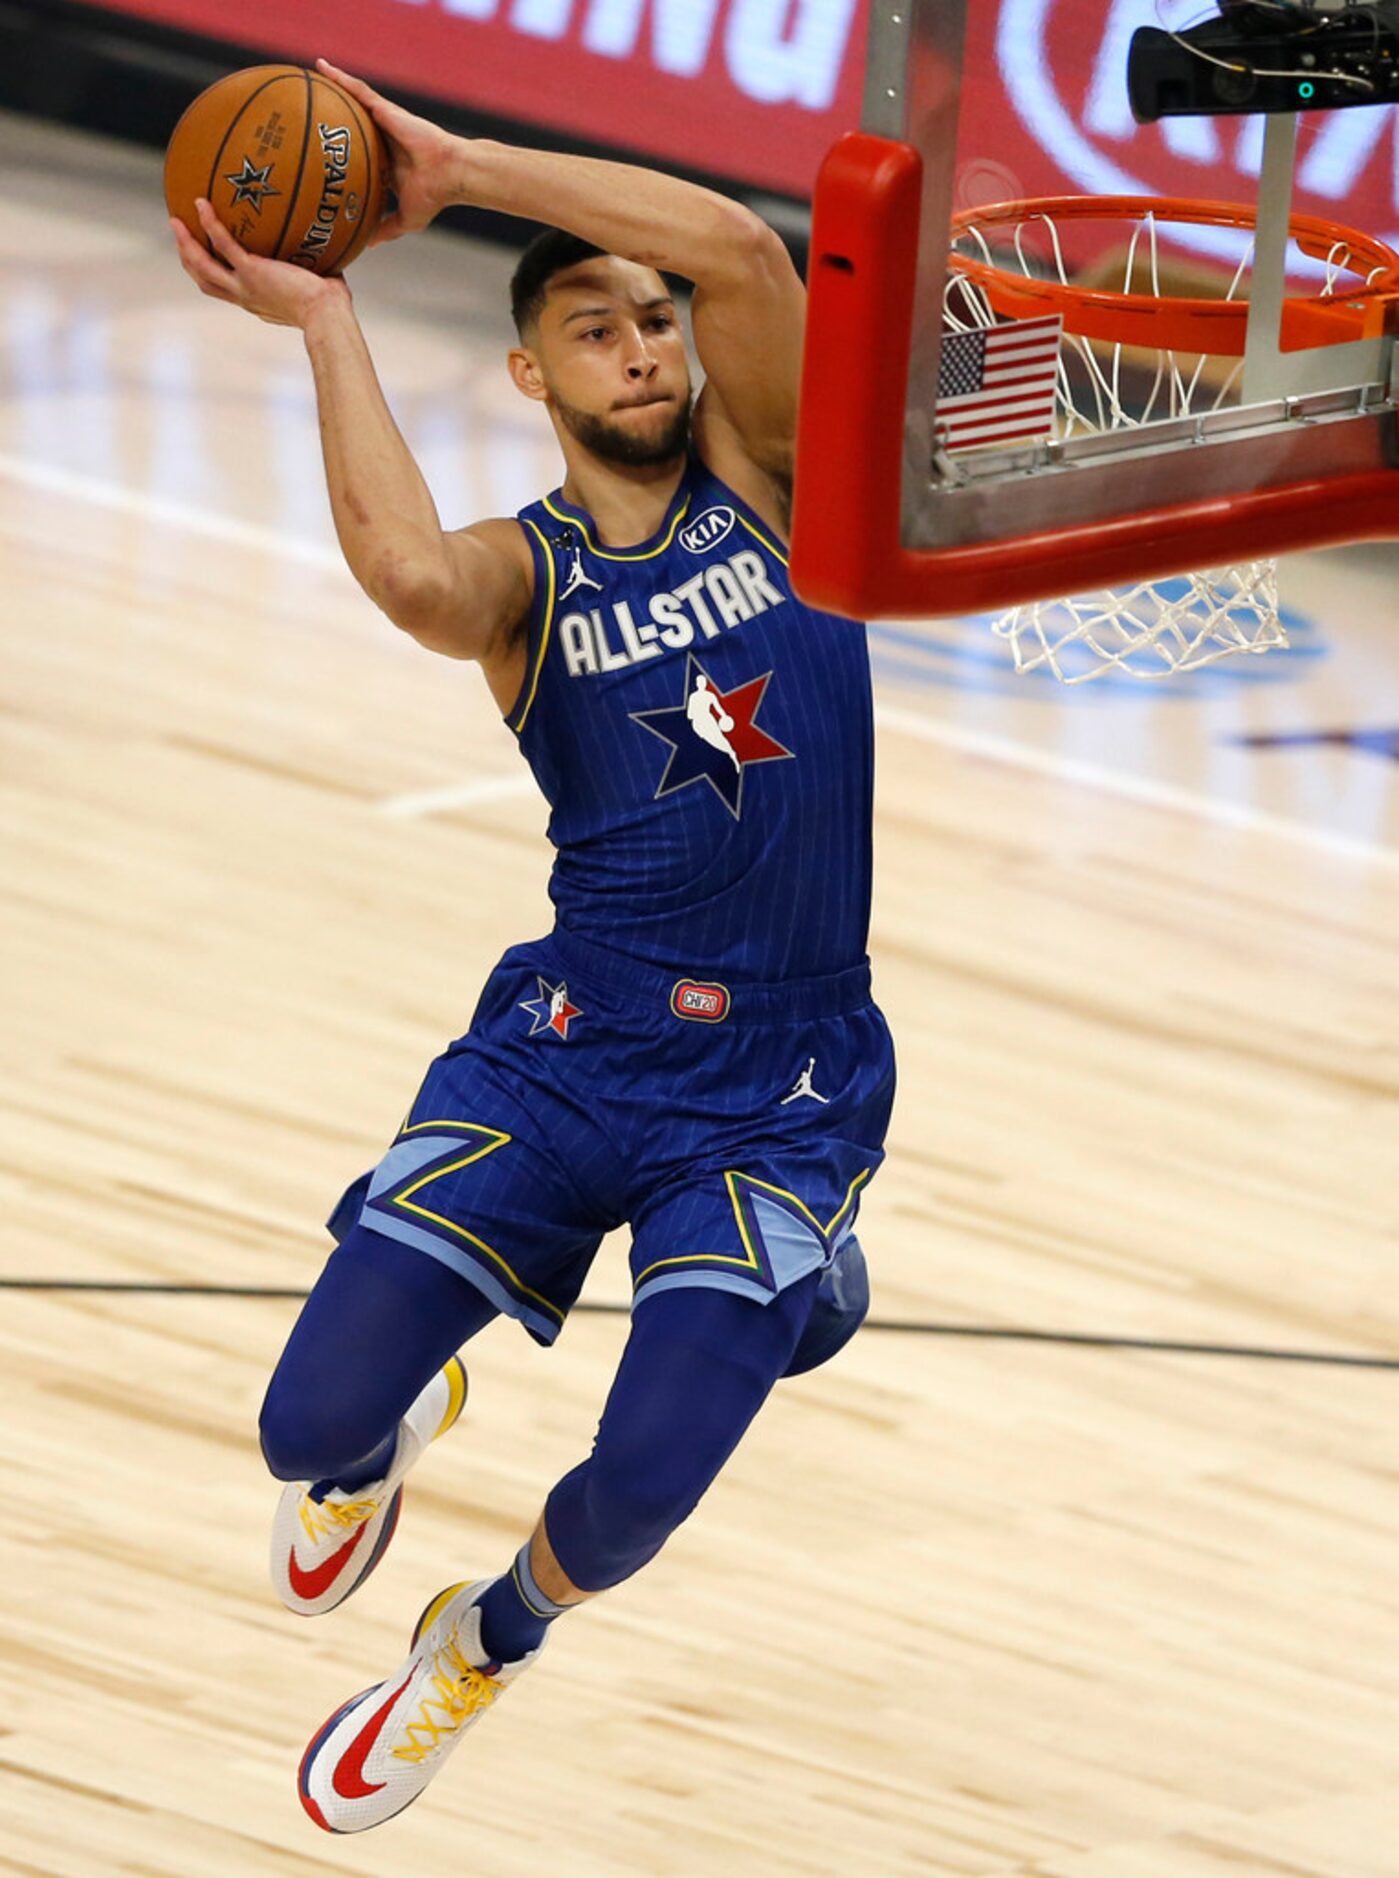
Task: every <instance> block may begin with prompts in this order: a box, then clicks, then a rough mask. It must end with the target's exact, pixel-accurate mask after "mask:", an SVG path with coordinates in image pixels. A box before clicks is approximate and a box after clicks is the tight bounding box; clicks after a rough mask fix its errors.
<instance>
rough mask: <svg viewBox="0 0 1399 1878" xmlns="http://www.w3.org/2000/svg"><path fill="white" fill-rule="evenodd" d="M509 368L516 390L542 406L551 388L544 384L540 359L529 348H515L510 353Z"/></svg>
mask: <svg viewBox="0 0 1399 1878" xmlns="http://www.w3.org/2000/svg"><path fill="white" fill-rule="evenodd" d="M509 366H510V376H511V378H513V379H514V381H515V389H516V390H517V391H522V392H523V393H524V394H525V396H526V397H527V398H533V399H534V401H535V403H536V404H542V403H543V402H544V400H545V399H546V398H547V397H548V395H549V387H548V386H547V385H546V384H545V382H544V373H543V370H542V369H541V367H540V363H539V359H538V357H537V356H536V355H535V354H534V353H533V352H531V351H530V349H529V347H528V346H515V347H514V348H512V350H511V353H510V358H509Z"/></svg>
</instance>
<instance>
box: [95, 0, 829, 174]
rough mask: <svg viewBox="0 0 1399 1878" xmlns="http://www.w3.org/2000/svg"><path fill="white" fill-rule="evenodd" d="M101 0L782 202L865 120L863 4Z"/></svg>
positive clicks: (821, 0)
mask: <svg viewBox="0 0 1399 1878" xmlns="http://www.w3.org/2000/svg"><path fill="white" fill-rule="evenodd" d="M90 3H91V0H90ZM96 3H97V4H98V5H101V6H104V7H107V8H108V9H109V10H111V11H113V12H118V13H126V14H131V15H135V16H137V17H139V18H141V19H147V20H156V21H159V22H160V23H162V24H164V25H167V26H178V27H182V28H184V29H185V30H186V31H189V32H195V33H202V34H205V35H207V36H208V37H210V38H214V39H224V40H231V41H234V42H235V43H237V44H240V45H247V46H249V47H256V48H258V49H259V50H260V51H263V52H267V53H273V54H278V55H281V56H284V57H286V58H288V59H292V60H296V61H298V62H303V63H305V62H309V61H310V60H311V59H313V58H315V57H316V56H317V55H320V56H323V57H325V58H328V59H331V60H333V61H334V63H335V64H337V65H339V66H342V67H343V68H344V69H345V70H346V71H349V72H355V73H358V74H360V75H362V76H364V77H367V78H371V79H373V80H374V81H375V82H377V83H378V84H379V85H380V86H381V87H383V88H384V89H386V90H392V89H393V88H394V87H395V86H397V87H399V88H401V89H402V90H405V91H415V92H419V93H421V94H424V95H426V96H430V97H439V98H444V99H450V100H451V101H452V102H454V103H459V104H463V105H467V106H471V107H473V108H475V109H477V110H482V111H487V112H491V113H493V114H495V115H496V116H499V117H505V118H511V119H518V120H519V121H521V122H523V123H527V124H528V123H535V124H547V125H550V126H552V127H554V128H556V129H558V130H561V131H564V132H566V133H568V134H570V135H573V136H576V137H579V138H583V139H586V140H589V141H592V142H596V143H600V144H604V145H610V146H614V147H617V148H620V149H625V150H635V151H638V152H642V153H645V154H647V155H650V156H654V157H656V158H658V159H660V160H662V161H669V162H671V163H674V164H676V165H677V166H680V167H685V168H689V169H695V170H703V171H708V172H710V173H712V174H714V175H716V176H725V177H732V178H734V179H735V180H737V181H740V182H745V183H752V184H756V185H758V186H759V187H761V188H765V189H772V190H777V191H779V192H782V193H785V194H788V195H796V196H804V195H808V194H810V192H811V189H812V186H813V184H814V182H815V179H816V171H817V168H818V167H819V165H820V162H821V158H822V157H823V156H824V154H825V152H826V150H827V148H828V147H829V145H830V144H831V143H832V142H833V141H834V140H835V138H836V137H837V136H838V135H839V134H840V132H841V131H843V130H852V129H854V128H855V127H856V124H857V122H858V120H859V115H860V95H861V88H862V85H863V82H864V63H865V31H864V12H865V7H864V0H796V3H795V4H792V3H791V0H297V4H296V5H294V6H289V5H288V4H287V0H239V4H238V5H237V6H230V5H229V4H228V0H124V3H123V4H118V0H96Z"/></svg>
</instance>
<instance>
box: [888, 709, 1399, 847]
mask: <svg viewBox="0 0 1399 1878" xmlns="http://www.w3.org/2000/svg"><path fill="white" fill-rule="evenodd" d="M874 721H875V723H876V724H877V725H878V726H879V727H880V728H881V729H884V730H894V731H899V732H901V733H902V734H903V735H905V736H908V737H916V738H918V739H919V740H920V741H921V742H923V743H936V744H940V745H942V746H944V747H945V748H948V749H952V750H957V751H959V752H960V753H961V754H962V755H964V756H978V757H984V758H985V759H986V760H987V761H988V762H992V763H1002V764H1005V765H1006V766H1007V767H1009V768H1013V769H1020V770H1028V771H1029V772H1030V773H1031V774H1032V775H1036V776H1043V777H1045V778H1046V779H1047V780H1049V781H1050V782H1067V783H1077V784H1081V785H1084V786H1085V787H1087V788H1090V789H1095V790H1099V791H1102V792H1103V793H1105V794H1108V795H1115V796H1121V797H1123V798H1125V799H1126V800H1127V801H1130V802H1140V803H1142V804H1143V805H1144V806H1145V807H1147V808H1154V809H1173V810H1176V811H1178V812H1179V813H1181V814H1185V815H1193V816H1196V817H1198V818H1202V819H1204V820H1206V821H1211V822H1221V823H1223V824H1225V825H1226V826H1228V827H1231V828H1246V829H1247V830H1248V831H1249V833H1250V834H1259V835H1270V836H1272V837H1273V838H1274V839H1275V840H1278V841H1293V842H1297V843H1299V844H1300V845H1302V846H1303V847H1309V848H1319V849H1321V850H1322V852H1324V853H1327V854H1334V855H1339V856H1341V857H1343V858H1344V859H1345V860H1348V861H1364V862H1366V863H1368V864H1369V865H1371V866H1374V867H1382V868H1392V869H1399V854H1396V853H1395V852H1393V851H1392V850H1391V849H1389V848H1382V847H1379V846H1377V845H1376V844H1375V843H1374V842H1370V841H1362V840H1361V839H1360V838H1359V837H1358V836H1354V835H1338V834H1334V833H1333V832H1332V831H1331V830H1330V829H1326V828H1310V827H1308V826H1307V824H1306V823H1305V822H1290V821H1286V820H1285V819H1284V818H1283V817H1282V816H1280V815H1266V814H1264V813H1263V812H1262V811H1261V810H1259V809H1254V808H1250V807H1249V806H1248V804H1247V803H1243V802H1218V801H1216V800H1214V798H1213V797H1211V796H1202V795H1197V794H1196V793H1195V792H1194V791H1193V790H1190V789H1182V788H1180V787H1179V786H1178V785H1176V784H1174V783H1159V782H1152V781H1150V780H1149V779H1147V778H1146V777H1141V776H1129V775H1126V774H1125V773H1124V772H1123V771H1121V770H1111V769H1102V768H1100V767H1099V766H1098V765H1097V764H1094V763H1081V762H1078V761H1076V760H1074V759H1073V758H1071V757H1063V756H1059V755H1057V754H1052V753H1051V752H1049V751H1046V750H1038V749H1036V748H1035V746H1034V745H1033V744H1025V743H1013V742H1011V740H1010V739H1009V738H1007V737H993V736H991V735H989V734H988V733H987V732H986V731H981V730H970V729H968V728H966V727H965V726H962V725H958V724H949V723H947V722H946V721H944V720H940V719H937V718H933V717H920V716H918V715H917V713H916V712H913V711H906V710H903V709H901V708H900V707H899V706H898V705H894V704H876V705H875V707H874Z"/></svg>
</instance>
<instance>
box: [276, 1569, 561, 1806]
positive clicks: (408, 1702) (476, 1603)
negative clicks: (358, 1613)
mask: <svg viewBox="0 0 1399 1878" xmlns="http://www.w3.org/2000/svg"><path fill="white" fill-rule="evenodd" d="M494 1582H495V1580H494V1579H491V1578H483V1579H481V1580H480V1581H479V1582H478V1583H476V1584H474V1585H449V1586H448V1588H447V1589H446V1590H445V1591H440V1592H438V1594H437V1596H436V1597H435V1598H434V1599H433V1600H432V1602H431V1604H429V1605H428V1607H427V1609H426V1610H425V1611H424V1612H423V1614H422V1616H421V1617H420V1618H419V1619H418V1623H417V1628H416V1629H415V1630H414V1632H413V1650H412V1654H411V1655H410V1656H409V1658H408V1661H407V1662H406V1663H404V1664H403V1666H402V1667H401V1668H400V1669H398V1670H396V1671H395V1673H394V1674H393V1675H392V1676H390V1677H389V1678H388V1680H387V1681H385V1682H376V1683H375V1685H374V1687H373V1688H372V1689H366V1690H365V1691H364V1693H363V1694H362V1695H357V1696H355V1697H354V1698H353V1699H352V1700H351V1701H349V1702H347V1703H346V1704H345V1706H344V1707H343V1708H339V1709H337V1710H336V1711H335V1713H334V1714H333V1715H332V1716H331V1718H330V1720H329V1721H328V1722H326V1724H325V1726H324V1727H323V1728H322V1729H321V1730H320V1732H319V1733H318V1734H317V1735H316V1736H315V1738H314V1739H313V1740H312V1742H311V1744H310V1746H309V1747H308V1748H307V1750H306V1752H305V1754H304V1755H303V1756H302V1758H301V1766H300V1769H299V1770H298V1773H297V1778H296V1786H297V1792H298V1794H299V1795H300V1798H301V1804H302V1806H303V1807H305V1809H306V1811H307V1813H308V1814H309V1815H310V1816H311V1818H312V1819H314V1820H315V1822H316V1824H317V1825H318V1826H320V1827H323V1828H324V1830H325V1831H326V1832H364V1831H366V1830H367V1829H368V1828H369V1827H370V1826H382V1825H383V1823H384V1821H385V1820H386V1819H392V1818H393V1817H394V1815H395V1814H396V1813H401V1812H402V1811H403V1809H404V1807H405V1806H411V1805H412V1804H413V1802H414V1800H416V1799H417V1797H418V1795H419V1794H420V1793H421V1792H422V1791H423V1789H424V1787H426V1785H427V1784H428V1782H429V1781H430V1780H431V1779H432V1777H433V1775H434V1774H435V1773H436V1772H437V1770H438V1768H439V1767H441V1765H442V1763H443V1762H444V1761H445V1760H446V1758H447V1756H448V1755H449V1754H450V1753H451V1751H452V1749H453V1748H454V1747H455V1746H456V1744H457V1742H458V1741H460V1740H461V1738H462V1736H463V1735H464V1734H465V1733H466V1731H467V1729H468V1728H470V1727H471V1725H472V1724H473V1723H474V1722H475V1721H476V1719H477V1718H478V1716H480V1715H483V1714H484V1713H485V1711H486V1710H487V1709H488V1708H489V1707H490V1706H491V1704H492V1703H493V1702H494V1701H495V1700H496V1698H497V1696H499V1695H500V1694H501V1692H502V1691H503V1690H504V1689H505V1688H506V1687H507V1686H508V1684H510V1683H512V1682H513V1681H514V1680H515V1678H516V1677H517V1676H519V1675H522V1674H523V1673H524V1671H525V1670H527V1669H528V1668H529V1666H530V1664H531V1663H533V1662H534V1661H535V1659H536V1658H537V1657H538V1656H539V1654H540V1651H541V1650H542V1649H543V1647H544V1646H543V1644H541V1645H540V1647H539V1649H538V1650H532V1651H531V1652H530V1654H529V1655H528V1656H522V1657H521V1658H520V1660H519V1661H518V1662H517V1663H493V1662H492V1661H491V1660H490V1658H489V1657H488V1656H487V1654H486V1652H485V1650H484V1649H483V1647H482V1644H481V1610H480V1598H481V1595H482V1593H483V1592H485V1591H486V1590H488V1589H489V1588H490V1586H491V1585H492V1584H494Z"/></svg>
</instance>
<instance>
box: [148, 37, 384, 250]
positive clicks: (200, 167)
mask: <svg viewBox="0 0 1399 1878" xmlns="http://www.w3.org/2000/svg"><path fill="white" fill-rule="evenodd" d="M196 196H207V198H208V199H209V201H210V202H211V203H212V205H213V208H214V213H215V214H216V215H217V216H218V218H219V220H220V221H221V222H222V223H223V224H224V226H225V227H226V228H228V229H230V230H231V231H232V233H233V234H234V235H235V236H236V237H237V238H238V240H239V241H240V242H242V244H243V246H244V247H245V248H246V249H247V250H248V252H249V253H250V254H260V255H264V256H267V257H268V258H269V259H272V260H277V261H292V262H294V263H295V264H296V265H297V266H298V267H306V268H309V269H310V270H311V272H312V273H314V274H338V273H339V272H340V271H341V269H342V268H346V267H348V266H349V264H350V262H351V261H353V260H354V258H355V256H356V255H357V254H358V253H359V252H360V250H361V248H363V246H364V244H365V242H366V241H368V239H369V237H370V235H371V234H372V233H373V231H374V226H375V224H376V223H377V222H378V220H379V214H380V211H381V209H382V208H383V202H384V145H383V140H382V139H381V137H380V135H379V132H378V130H377V129H376V127H375V124H374V121H373V119H372V118H371V117H370V115H369V113H368V112H367V111H366V110H365V109H364V107H363V105H360V104H357V103H356V102H355V100H354V99H353V98H352V97H350V96H349V94H348V93H347V92H345V91H344V90H342V89H341V87H340V86H339V85H336V84H332V82H331V81H330V79H328V78H322V77H321V75H320V73H319V72H308V71H305V70H303V69H302V67H301V66H299V65H254V66H250V67H249V68H248V70H247V71H243V72H232V73H230V74H229V76H228V77H227V78H221V79H220V80H219V81H218V83H217V84H216V85H210V87H209V89H208V90H207V91H202V92H201V93H200V94H199V96H198V97H197V98H196V99H195V101H194V103H193V104H192V105H191V106H190V107H189V109H188V110H187V111H186V112H185V114H184V116H183V117H182V118H181V119H180V121H179V123H178V124H177V125H176V126H175V132H174V135H173V136H172V137H171V139H170V147H169V148H168V149H167V151H166V152H165V201H166V204H167V206H168V208H169V210H170V213H171V214H172V215H175V216H178V217H179V219H180V220H181V221H182V222H183V223H184V224H185V227H186V228H188V229H189V231H190V233H191V234H192V235H193V236H194V237H195V239H196V240H197V241H202V242H204V243H205V245H206V246H207V245H208V243H207V240H206V238H205V234H204V231H203V229H202V228H201V227H200V226H199V217H198V216H197V215H196V214H195V211H194V202H195V198H196Z"/></svg>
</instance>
